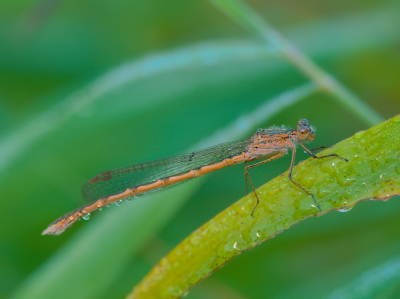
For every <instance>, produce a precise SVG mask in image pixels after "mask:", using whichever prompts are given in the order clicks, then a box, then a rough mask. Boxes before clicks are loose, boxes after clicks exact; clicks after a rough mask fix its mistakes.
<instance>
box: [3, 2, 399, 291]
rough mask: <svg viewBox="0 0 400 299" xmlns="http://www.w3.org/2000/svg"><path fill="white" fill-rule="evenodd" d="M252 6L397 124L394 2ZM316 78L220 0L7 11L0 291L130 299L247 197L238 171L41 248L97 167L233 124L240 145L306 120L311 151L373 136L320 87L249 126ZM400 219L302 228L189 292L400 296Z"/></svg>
mask: <svg viewBox="0 0 400 299" xmlns="http://www.w3.org/2000/svg"><path fill="white" fill-rule="evenodd" d="M248 4H249V5H250V6H251V7H253V8H254V9H255V10H256V11H257V12H258V13H259V14H260V15H261V16H262V17H263V18H264V19H265V20H267V21H268V22H269V23H270V24H272V26H274V28H276V29H277V30H278V31H280V32H281V33H282V34H283V35H284V36H286V37H287V38H288V39H289V40H290V41H291V42H293V43H295V44H297V45H298V46H299V47H300V48H301V49H302V50H303V51H304V52H305V53H306V54H307V55H308V56H309V57H310V58H311V59H312V60H314V61H315V62H316V63H317V64H318V65H319V66H321V67H322V68H323V69H324V70H326V71H327V72H329V73H330V74H332V75H333V76H334V77H336V78H337V79H338V80H339V81H340V82H341V83H342V84H343V85H345V86H346V87H348V88H349V89H350V90H352V91H353V92H354V93H355V94H357V95H358V96H359V97H360V98H361V99H362V100H363V101H364V102H365V103H366V104H368V105H369V106H371V107H372V109H374V110H375V111H376V112H377V113H379V114H380V115H381V116H382V117H383V118H384V119H388V118H390V117H392V116H394V115H396V114H398V113H399V111H400V100H399V94H400V83H399V79H400V34H399V28H400V18H399V17H398V16H399V15H400V14H399V13H400V6H399V3H398V1H377V0H368V1H365V0H364V1H361V0H358V1H351V2H348V1H333V0H329V1H323V2H321V1H316V0H309V1H301V2H300V1H271V0H268V1H260V0H253V1H248ZM307 82H309V79H308V78H306V77H305V76H304V75H303V74H302V73H301V71H299V70H298V69H296V68H295V67H294V66H292V65H291V64H289V63H288V62H286V61H285V60H284V59H282V58H280V57H278V56H277V55H275V54H274V53H270V52H269V51H268V48H267V47H265V45H264V44H263V42H261V41H260V40H258V39H257V38H255V37H254V36H252V35H251V34H249V33H248V32H247V31H246V30H244V29H243V28H241V27H240V26H239V25H238V24H236V23H235V22H234V21H232V20H231V19H229V18H228V17H227V16H226V15H224V14H223V13H221V12H220V11H219V10H218V9H216V7H215V6H213V5H212V4H210V3H209V2H207V1H152V0H149V1H127V0H116V1H102V2H101V1H93V0H88V1H57V0H43V1H11V0H3V1H1V2H0V176H1V180H0V190H1V193H0V194H1V200H0V205H1V206H0V209H1V217H0V228H1V229H0V297H1V298H8V297H11V298H71V297H72V298H123V297H124V296H126V295H127V294H128V293H129V292H130V290H131V289H132V288H133V286H134V285H136V284H137V283H138V282H139V281H140V280H141V279H142V278H143V277H144V276H145V275H146V273H147V272H148V271H150V269H151V268H152V266H154V265H155V264H156V263H157V262H158V260H159V259H160V258H161V257H163V256H164V255H166V254H167V253H168V252H169V251H170V250H171V249H172V248H173V247H175V246H176V245H177V244H178V243H179V242H180V241H181V240H183V239H184V238H185V237H186V236H188V235H189V234H190V233H191V232H192V231H193V230H195V229H196V228H198V227H199V226H200V225H201V224H203V223H204V222H206V221H208V220H209V219H210V218H212V217H213V216H214V215H216V214H217V213H218V212H220V211H221V210H223V209H224V208H226V207H228V206H229V205H230V204H232V203H233V202H235V201H236V200H238V199H239V198H241V197H242V196H243V195H244V182H243V181H244V180H243V168H242V167H241V166H235V167H232V168H227V169H223V170H221V171H218V172H216V173H213V174H210V175H208V176H207V177H205V178H204V179H199V182H197V183H196V182H195V181H193V183H192V182H190V183H188V184H185V185H182V186H180V187H177V188H176V189H172V190H170V191H165V192H161V193H160V194H159V195H157V196H154V197H153V196H151V197H147V198H145V199H143V200H138V201H134V202H131V203H129V204H128V203H125V204H123V205H122V206H121V207H115V206H113V207H111V208H109V209H107V211H102V212H97V213H95V214H94V215H92V218H91V220H90V221H87V222H85V223H81V222H79V223H77V224H75V225H74V226H73V227H72V228H70V229H68V230H67V231H66V232H65V233H64V234H62V235H61V236H58V237H49V236H41V232H42V231H43V230H44V229H45V228H46V226H47V225H48V224H50V223H51V222H52V221H53V220H55V219H56V218H58V217H59V216H61V215H63V214H65V213H67V212H69V211H71V210H73V209H76V208H77V207H79V206H81V205H82V204H84V202H83V200H82V199H81V196H80V188H81V186H82V185H83V184H84V183H85V182H86V180H88V179H89V178H91V177H92V176H94V175H96V174H98V173H100V172H102V171H105V170H109V169H113V168H117V167H122V166H126V165H129V164H134V163H139V162H144V161H147V160H153V159H158V158H162V157H167V156H170V155H174V154H179V153H183V152H186V151H189V150H192V149H193V148H197V149H199V146H200V145H199V144H201V142H202V141H203V142H205V141H204V140H209V139H210V138H211V137H212V136H214V134H215V132H218V130H221V129H223V128H226V127H227V126H228V127H229V125H230V124H232V123H234V122H235V121H237V120H239V121H237V122H236V123H235V124H237V126H239V127H240V126H242V127H241V129H243V130H242V131H241V132H242V133H238V134H237V137H235V138H237V139H240V138H242V137H246V136H250V135H251V134H252V132H254V131H255V130H256V129H257V128H258V127H268V126H271V125H273V124H276V125H280V124H286V125H291V126H294V125H295V124H296V122H297V120H298V119H299V118H308V117H309V116H310V115H311V118H312V122H313V124H314V125H315V126H316V127H317V135H316V140H315V141H314V142H313V146H315V147H316V146H319V145H331V144H334V143H336V142H338V141H340V140H342V139H345V138H347V137H349V136H351V135H353V134H354V133H355V132H357V131H359V130H364V129H366V128H368V127H369V125H368V124H366V123H365V122H361V121H360V120H359V119H358V118H357V117H355V116H354V114H353V113H352V112H351V111H348V110H347V109H346V108H344V107H343V106H342V105H340V104H339V103H338V102H337V101H336V100H335V99H334V98H333V97H332V96H330V95H329V94H327V93H320V92H318V93H312V94H311V95H309V96H307V97H305V98H304V99H301V100H299V101H297V102H296V103H295V104H292V105H289V106H288V107H286V108H284V109H280V110H279V111H278V113H276V114H275V115H273V116H272V117H268V118H266V119H265V121H264V122H262V123H259V124H258V125H256V126H255V125H253V124H252V125H251V126H250V127H246V123H245V122H244V123H243V122H241V121H240V120H243V119H244V118H243V117H244V116H245V115H248V114H249V113H251V112H252V111H255V110H257V109H258V107H260V106H261V105H263V104H265V103H268V102H269V100H272V99H275V98H277V97H279V96H280V95H282V94H283V93H285V92H287V91H291V90H295V89H296V88H298V87H300V86H304V84H306V83H307ZM253 126H254V127H253ZM245 132H246V133H245ZM241 134H242V135H241ZM213 140H214V141H215V143H218V142H221V141H218V140H215V139H213ZM306 158H307V155H305V154H302V155H299V157H298V161H300V160H303V159H306ZM288 166H289V157H285V158H283V159H280V160H279V161H277V162H274V163H272V164H270V165H266V166H265V167H264V166H263V167H258V168H256V169H255V170H254V171H253V174H252V177H253V178H254V179H255V181H256V183H257V185H260V184H261V183H263V182H266V181H268V180H270V179H271V178H273V177H274V176H276V175H278V174H280V173H282V172H284V171H286V170H287V168H288ZM196 181H197V180H196ZM399 210H400V202H399V201H398V198H394V199H392V200H390V201H388V202H386V203H383V202H364V203H361V204H359V205H357V206H356V207H355V208H354V209H352V210H351V211H350V212H348V213H337V212H333V213H329V214H327V215H324V216H323V217H320V218H311V219H307V220H306V221H304V222H302V223H300V224H299V225H297V226H295V227H293V228H291V229H289V230H287V231H285V232H284V233H282V234H280V235H278V236H277V237H275V238H273V239H271V240H268V241H267V242H265V243H263V244H262V245H260V246H258V247H256V248H254V249H253V250H251V251H249V252H245V253H243V254H241V255H240V256H239V257H237V258H235V259H234V260H233V261H232V262H230V263H228V264H227V265H226V266H225V267H223V268H222V269H220V270H218V271H216V272H215V273H214V274H212V275H211V276H210V277H209V278H207V279H206V280H205V281H203V282H202V283H200V284H199V285H198V286H195V287H194V288H193V289H192V290H191V292H190V293H189V294H188V296H187V298H399V297H400V287H399V286H400V238H399V225H400V220H399V217H398V211H399Z"/></svg>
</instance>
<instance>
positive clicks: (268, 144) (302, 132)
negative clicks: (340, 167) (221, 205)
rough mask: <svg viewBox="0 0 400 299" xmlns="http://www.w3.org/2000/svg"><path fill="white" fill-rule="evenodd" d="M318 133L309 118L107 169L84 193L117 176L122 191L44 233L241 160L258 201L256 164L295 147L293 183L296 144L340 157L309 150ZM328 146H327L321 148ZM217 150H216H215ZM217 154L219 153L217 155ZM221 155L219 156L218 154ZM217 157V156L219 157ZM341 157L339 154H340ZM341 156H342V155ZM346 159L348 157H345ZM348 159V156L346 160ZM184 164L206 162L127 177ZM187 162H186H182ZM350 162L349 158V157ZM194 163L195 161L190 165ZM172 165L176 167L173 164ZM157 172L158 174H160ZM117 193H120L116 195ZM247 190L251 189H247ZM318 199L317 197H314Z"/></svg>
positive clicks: (55, 232) (66, 217) (56, 231)
mask: <svg viewBox="0 0 400 299" xmlns="http://www.w3.org/2000/svg"><path fill="white" fill-rule="evenodd" d="M314 136H315V133H314V129H313V127H312V126H311V125H310V124H309V121H307V120H304V119H303V120H300V121H299V122H298V123H297V130H296V129H286V128H284V127H280V128H279V127H271V128H269V129H260V130H258V131H257V132H256V133H255V134H254V135H253V136H252V137H250V138H248V139H245V140H241V141H237V142H232V143H226V144H223V145H219V146H215V147H212V148H209V149H205V150H202V151H198V152H193V153H192V154H189V155H182V156H177V157H172V158H169V159H162V160H157V161H153V162H148V163H142V164H137V165H133V166H129V167H126V168H121V169H116V170H110V171H106V172H103V173H101V174H99V175H97V176H95V177H93V178H92V179H90V180H89V181H88V182H87V183H86V184H85V185H84V187H83V190H84V191H85V193H84V194H90V193H88V192H90V190H91V188H98V187H99V186H100V187H101V186H102V184H107V183H110V181H112V179H117V178H119V177H120V178H122V180H120V181H117V182H119V184H120V186H122V187H118V186H117V188H120V189H116V190H117V191H118V192H113V193H114V194H107V195H106V196H104V197H102V198H99V199H97V200H95V201H93V202H91V203H89V204H87V205H85V206H83V207H81V208H79V209H77V210H75V211H72V212H70V213H68V214H66V215H64V216H62V217H60V218H59V219H57V220H56V221H54V222H53V223H52V224H50V225H49V226H48V227H47V229H46V230H45V231H44V232H43V233H42V234H43V235H45V234H53V235H59V234H61V233H62V232H64V231H65V230H66V229H67V228H68V227H70V226H71V225H72V224H74V223H75V222H76V221H77V220H79V219H80V218H82V217H84V216H85V215H90V213H91V212H93V211H95V210H98V209H99V208H102V207H104V206H107V205H109V204H112V203H115V202H118V201H120V200H122V199H127V198H132V197H139V196H141V195H144V194H147V193H148V192H150V191H154V190H158V189H161V188H164V187H168V186H171V185H174V184H177V183H179V182H183V181H186V180H188V179H191V178H195V177H198V176H202V175H204V174H207V173H209V172H212V171H215V170H218V169H221V168H224V167H227V166H230V165H235V164H238V163H243V162H244V163H245V176H246V177H247V178H248V179H249V181H250V183H251V186H252V188H253V191H254V193H255V195H256V198H257V204H258V202H259V199H258V196H257V193H256V192H255V189H254V186H253V183H252V182H251V179H250V175H249V174H248V169H250V168H252V167H255V166H257V165H260V164H263V163H266V162H269V161H272V160H274V159H277V158H279V157H281V156H283V155H284V154H286V153H287V152H288V149H289V148H291V149H292V153H293V154H292V163H291V166H290V168H289V179H290V180H291V181H292V182H293V180H292V179H291V174H292V168H293V164H294V157H295V153H296V147H295V144H296V143H297V144H300V145H301V146H302V147H303V148H304V149H305V150H306V151H307V152H308V153H309V154H310V155H311V156H312V157H314V158H325V157H329V156H337V155H335V154H331V155H328V156H323V157H317V156H315V155H314V154H313V153H312V151H310V150H309V149H307V148H306V147H305V145H304V144H303V143H302V142H307V141H311V140H313V139H314ZM321 148H324V147H321ZM213 151H214V152H213ZM214 153H215V155H214ZM217 154H218V155H217ZM204 157H210V158H212V159H213V160H212V162H211V163H208V162H207V160H205V159H204ZM216 157H217V158H216ZM337 157H338V156H337ZM262 158H269V159H267V160H265V161H263V162H259V163H256V164H253V165H250V166H246V162H249V161H254V160H257V159H262ZM339 158H341V157H339ZM342 159H344V158H342ZM344 160H346V159H344ZM177 161H179V163H183V162H185V161H186V163H189V164H188V165H197V164H193V163H195V162H203V161H204V163H203V164H202V165H200V166H198V167H194V168H193V169H190V170H188V171H183V172H182V171H178V170H177V171H176V173H175V174H172V175H168V176H165V174H164V176H161V177H158V178H157V179H152V180H149V181H148V182H145V183H142V184H139V185H135V182H130V181H128V180H125V177H124V176H127V175H132V174H136V173H137V172H139V171H145V170H150V171H153V170H154V169H157V167H162V166H163V167H165V166H167V167H169V165H172V164H168V163H177ZM182 161H183V162H182ZM346 161H347V160H346ZM190 163H192V164H190ZM171 167H172V166H171ZM156 175H157V174H156ZM293 183H294V184H295V185H297V186H298V187H299V188H301V189H302V190H303V191H305V192H307V193H308V194H309V195H311V196H312V198H313V199H314V197H313V195H312V194H311V193H309V192H308V191H306V190H305V189H304V188H302V187H301V186H300V185H298V184H297V183H296V182H293ZM124 184H131V185H126V187H125V185H124ZM115 193H116V194H115ZM246 193H247V191H246ZM314 201H315V199H314ZM257 204H256V205H255V207H254V209H253V212H252V213H251V215H253V213H254V210H255V208H256V207H257ZM315 204H316V206H317V207H318V208H319V206H318V204H317V203H316V201H315Z"/></svg>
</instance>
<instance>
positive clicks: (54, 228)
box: [42, 223, 65, 236]
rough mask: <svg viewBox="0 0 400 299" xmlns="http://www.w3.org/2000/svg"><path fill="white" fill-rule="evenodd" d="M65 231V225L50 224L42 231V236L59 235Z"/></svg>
mask: <svg viewBox="0 0 400 299" xmlns="http://www.w3.org/2000/svg"><path fill="white" fill-rule="evenodd" d="M64 231H65V226H64V227H62V226H59V225H58V223H52V224H50V225H49V226H48V227H47V228H46V229H45V230H44V231H43V232H42V236H44V235H60V234H62V233H63V232H64Z"/></svg>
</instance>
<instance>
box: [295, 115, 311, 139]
mask: <svg viewBox="0 0 400 299" xmlns="http://www.w3.org/2000/svg"><path fill="white" fill-rule="evenodd" d="M297 137H298V138H299V139H300V140H302V141H312V140H314V138H315V132H314V128H313V127H312V126H311V124H310V122H309V121H308V120H307V119H300V120H299V122H298V123H297Z"/></svg>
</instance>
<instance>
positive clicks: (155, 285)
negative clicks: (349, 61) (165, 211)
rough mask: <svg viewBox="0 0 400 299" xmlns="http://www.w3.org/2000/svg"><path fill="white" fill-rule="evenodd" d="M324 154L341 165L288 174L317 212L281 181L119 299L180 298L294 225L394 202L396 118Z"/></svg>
mask: <svg viewBox="0 0 400 299" xmlns="http://www.w3.org/2000/svg"><path fill="white" fill-rule="evenodd" d="M332 153H336V154H338V155H339V156H342V157H346V158H347V159H348V160H349V161H348V162H344V161H343V160H340V159H338V158H336V157H330V158H324V159H313V158H310V159H308V160H307V161H305V162H303V163H301V164H300V165H298V166H297V167H296V168H295V169H294V173H296V175H295V176H294V177H293V178H294V180H295V181H296V182H298V183H299V184H300V185H301V186H304V187H305V188H307V189H309V190H310V191H311V192H312V193H314V194H315V195H316V198H317V200H318V204H319V205H320V206H321V211H319V210H318V209H317V208H316V207H315V205H314V202H313V201H312V200H311V197H310V196H309V195H307V194H306V193H305V192H303V191H301V190H300V189H299V188H298V187H296V186H295V185H294V184H293V183H291V182H290V181H289V179H288V175H287V173H285V174H282V175H280V176H279V177H277V178H276V179H274V180H272V181H271V182H269V183H267V184H265V185H263V186H262V187H260V188H259V189H258V190H257V193H258V194H259V197H260V204H259V205H258V206H257V209H256V211H255V213H254V217H252V216H251V212H252V211H253V207H254V204H255V201H256V198H255V196H254V193H250V194H249V195H248V196H246V197H244V198H242V199H241V200H239V201H238V202H236V203H235V204H233V205H232V206H230V207H229V208H227V209H226V210H224V211H223V212H221V213H220V214H218V215H217V216H215V217H214V218H213V219H211V220H210V221H209V222H207V223H206V224H204V225H203V226H202V227H201V228H199V229H198V230H196V231H195V232H193V233H192V234H191V235H190V236H189V237H188V238H187V239H185V240H184V241H183V242H182V243H181V244H179V245H178V246H177V247H176V248H175V249H174V250H173V251H171V253H169V254H168V255H167V256H166V257H165V258H163V259H162V260H161V261H160V263H159V264H158V265H157V266H156V267H154V269H153V270H152V271H151V272H150V273H149V275H148V276H147V277H146V278H145V279H144V280H143V281H142V282H141V283H140V284H139V285H138V286H137V287H136V288H135V290H134V291H133V293H132V294H131V295H130V296H128V297H127V298H157V297H160V298H180V297H181V296H183V295H184V294H185V293H186V292H187V291H188V290H189V289H190V288H191V287H193V286H194V285H196V284H197V283H198V282H199V281H201V280H202V279H204V278H206V277H207V276H209V275H210V274H211V273H213V272H214V271H215V270H217V269H218V268H220V267H221V266H223V265H224V264H225V263H227V262H228V261H230V260H231V259H232V258H233V257H235V256H237V255H239V254H240V253H242V252H243V251H246V250H249V249H251V248H253V247H254V246H257V245H259V244H261V243H262V242H264V241H265V240H267V239H269V238H271V237H274V236H275V235H276V234H279V233H281V232H283V230H285V229H287V228H289V227H291V226H293V225H295V224H297V223H298V222H299V221H302V220H304V219H306V218H308V217H310V216H316V215H318V216H320V215H322V214H325V213H327V212H329V211H333V210H342V211H349V210H350V209H351V208H353V206H354V205H355V204H356V203H357V202H359V201H363V200H377V199H382V200H388V199H389V198H391V197H393V196H395V195H399V194H400V165H399V163H398V161H399V159H400V115H398V116H396V117H394V118H392V119H391V120H389V121H387V122H384V123H381V124H379V125H377V126H375V127H373V128H371V129H369V130H368V131H365V132H359V133H356V134H355V135H354V136H353V137H351V138H349V139H346V140H344V141H342V142H340V143H338V144H336V145H335V146H333V147H331V148H330V149H329V150H326V151H324V152H322V153H321V155H319V156H322V155H328V154H332Z"/></svg>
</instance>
